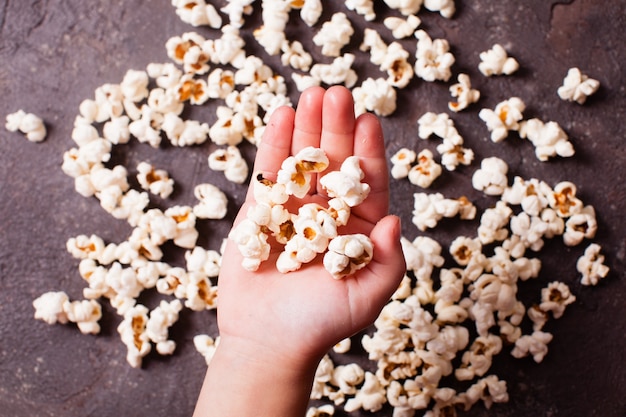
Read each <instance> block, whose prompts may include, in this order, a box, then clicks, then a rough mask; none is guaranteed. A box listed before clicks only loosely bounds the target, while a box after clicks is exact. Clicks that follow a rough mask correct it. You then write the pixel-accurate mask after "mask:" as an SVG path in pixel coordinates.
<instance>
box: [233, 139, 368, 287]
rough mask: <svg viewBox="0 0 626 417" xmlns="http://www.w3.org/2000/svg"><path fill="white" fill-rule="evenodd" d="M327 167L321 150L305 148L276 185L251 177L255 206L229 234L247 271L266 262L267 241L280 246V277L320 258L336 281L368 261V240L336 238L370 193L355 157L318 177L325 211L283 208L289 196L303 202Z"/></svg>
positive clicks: (317, 206) (315, 207)
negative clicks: (322, 256)
mask: <svg viewBox="0 0 626 417" xmlns="http://www.w3.org/2000/svg"><path fill="white" fill-rule="evenodd" d="M328 166H329V161H328V157H327V156H326V154H325V153H324V151H323V150H322V149H319V148H314V147H312V146H309V147H306V148H304V149H302V150H301V151H300V152H298V153H297V154H296V155H294V156H290V157H288V158H287V159H285V160H284V161H283V163H282V165H281V168H280V170H279V171H278V174H277V179H276V181H271V180H269V179H267V178H264V177H263V175H262V174H261V173H259V174H257V175H256V176H255V177H254V179H253V184H252V187H253V194H254V198H255V201H256V204H255V205H253V206H252V207H250V208H249V210H248V212H247V213H246V218H245V219H244V220H243V221H241V222H240V223H239V224H238V225H237V226H236V227H234V228H233V230H232V231H231V232H230V234H229V238H230V239H232V240H233V241H234V242H235V243H236V244H237V247H238V249H239V251H240V252H241V254H242V255H243V261H242V266H243V267H244V268H245V269H247V270H249V271H256V270H257V269H258V268H259V266H260V265H261V263H262V262H263V261H266V260H267V259H268V258H269V254H270V248H271V245H270V242H269V240H270V239H273V240H274V241H276V242H277V243H279V244H281V245H283V246H284V248H283V251H282V252H281V253H280V255H279V256H278V259H277V260H276V269H278V270H279V271H280V272H282V273H287V272H291V271H295V270H298V269H300V268H301V267H302V265H303V264H305V263H309V262H311V261H313V260H314V259H315V258H316V257H317V256H318V255H319V254H322V253H324V254H325V255H324V260H323V264H324V267H325V268H326V270H327V271H328V272H329V273H330V274H331V275H332V276H333V278H335V279H341V278H343V277H345V276H348V275H351V274H354V273H355V272H356V271H358V270H359V269H361V268H363V267H365V266H366V265H367V264H368V263H369V262H370V261H371V259H372V254H373V251H374V246H373V244H372V241H371V240H370V239H369V237H368V236H366V235H364V234H352V235H340V234H339V233H338V228H339V227H340V226H345V225H346V224H347V223H348V219H349V218H350V210H351V208H352V207H355V206H358V205H359V204H361V203H362V202H363V200H365V198H366V197H367V196H368V194H369V191H370V186H369V185H368V184H367V183H363V182H361V180H362V179H363V177H364V174H363V171H362V170H361V167H360V165H359V158H358V156H350V157H348V158H347V159H346V160H345V161H344V162H343V163H342V165H341V168H340V169H339V170H338V171H332V172H329V173H327V174H324V175H323V176H322V177H321V178H320V184H321V185H322V187H323V189H324V190H325V191H326V193H327V195H328V198H329V201H328V206H327V207H324V206H322V205H320V204H317V203H305V204H303V205H301V206H300V208H299V209H298V212H297V213H291V212H289V211H288V210H287V209H286V208H285V206H284V204H285V203H287V202H288V200H289V199H290V197H292V196H293V197H295V198H297V199H303V198H304V197H306V195H307V194H308V192H309V189H310V188H311V180H312V178H313V175H314V174H317V175H322V173H323V172H324V171H325V170H326V169H327V168H328Z"/></svg>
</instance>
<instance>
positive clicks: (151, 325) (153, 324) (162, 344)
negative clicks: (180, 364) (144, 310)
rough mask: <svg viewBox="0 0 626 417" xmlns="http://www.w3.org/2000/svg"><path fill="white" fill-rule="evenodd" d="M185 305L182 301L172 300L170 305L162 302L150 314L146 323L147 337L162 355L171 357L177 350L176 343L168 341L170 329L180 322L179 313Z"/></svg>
mask: <svg viewBox="0 0 626 417" xmlns="http://www.w3.org/2000/svg"><path fill="white" fill-rule="evenodd" d="M182 308H183V305H182V303H181V302H180V300H172V301H170V302H169V303H168V302H167V301H165V300H161V303H160V304H159V305H158V306H157V307H156V308H155V309H154V310H152V311H151V312H150V318H149V319H148V322H147V323H146V335H147V336H148V338H149V339H150V341H152V343H154V344H155V345H156V350H157V352H159V354H161V355H171V354H172V353H174V349H175V348H176V342H174V341H173V340H169V339H168V333H169V328H170V327H172V325H173V324H174V323H176V322H177V321H178V313H179V312H180V311H181V310H182Z"/></svg>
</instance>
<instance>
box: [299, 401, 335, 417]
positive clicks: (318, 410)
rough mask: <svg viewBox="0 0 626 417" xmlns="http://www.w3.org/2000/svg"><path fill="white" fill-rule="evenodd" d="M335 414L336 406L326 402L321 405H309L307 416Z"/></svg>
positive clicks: (322, 416) (319, 416) (316, 416)
mask: <svg viewBox="0 0 626 417" xmlns="http://www.w3.org/2000/svg"><path fill="white" fill-rule="evenodd" d="M334 415H335V407H333V406H332V404H324V405H321V406H319V407H309V409H308V410H307V411H306V415H305V417H329V416H334Z"/></svg>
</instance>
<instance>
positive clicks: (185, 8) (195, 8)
mask: <svg viewBox="0 0 626 417" xmlns="http://www.w3.org/2000/svg"><path fill="white" fill-rule="evenodd" d="M172 5H174V6H175V7H176V14H177V15H178V17H180V20H182V21H183V22H185V23H188V24H190V25H191V26H195V27H197V26H205V25H206V26H210V27H212V28H213V29H219V28H220V27H221V26H222V18H221V17H220V15H219V14H218V13H217V10H215V7H214V6H213V5H212V4H206V3H205V1H204V0H174V1H172Z"/></svg>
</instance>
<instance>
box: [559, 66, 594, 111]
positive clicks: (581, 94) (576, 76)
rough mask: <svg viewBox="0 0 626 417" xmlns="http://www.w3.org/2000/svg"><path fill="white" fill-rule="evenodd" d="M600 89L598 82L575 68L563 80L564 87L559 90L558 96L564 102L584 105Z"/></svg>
mask: <svg viewBox="0 0 626 417" xmlns="http://www.w3.org/2000/svg"><path fill="white" fill-rule="evenodd" d="M598 88H600V82H599V81H598V80H594V79H593V78H590V77H589V76H587V75H585V74H583V73H582V72H581V71H580V69H578V68H576V67H574V68H570V69H569V70H568V71H567V76H566V77H565V78H564V79H563V85H562V86H561V87H559V88H558V90H557V94H558V95H559V97H560V98H561V99H562V100H566V101H575V102H577V103H578V104H584V103H585V101H587V97H589V96H590V95H592V94H593V93H595V92H596V91H598Z"/></svg>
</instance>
